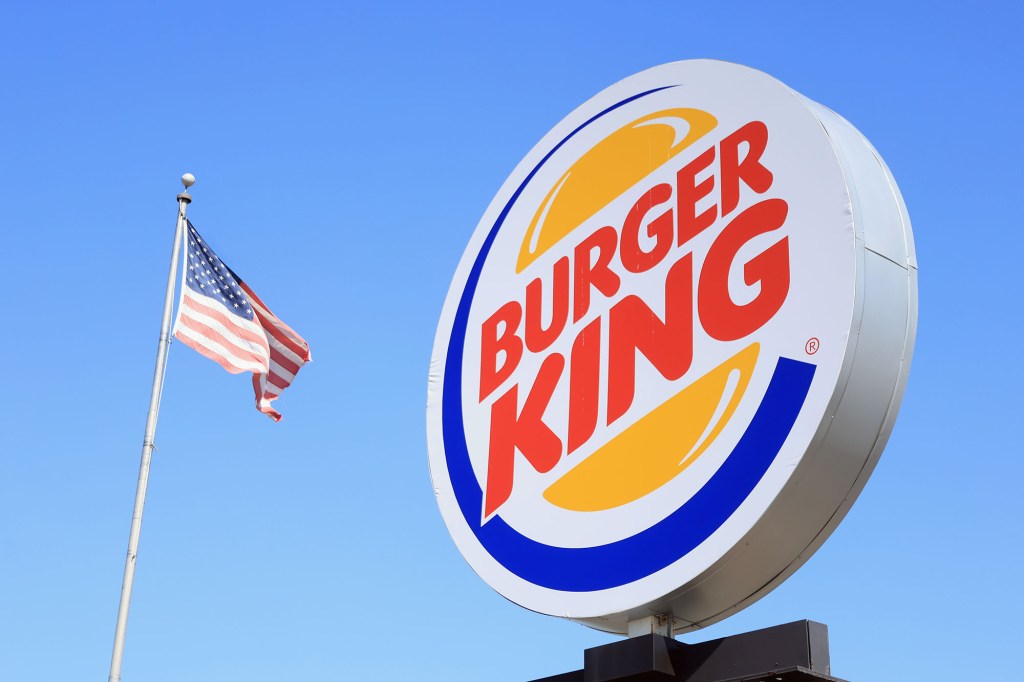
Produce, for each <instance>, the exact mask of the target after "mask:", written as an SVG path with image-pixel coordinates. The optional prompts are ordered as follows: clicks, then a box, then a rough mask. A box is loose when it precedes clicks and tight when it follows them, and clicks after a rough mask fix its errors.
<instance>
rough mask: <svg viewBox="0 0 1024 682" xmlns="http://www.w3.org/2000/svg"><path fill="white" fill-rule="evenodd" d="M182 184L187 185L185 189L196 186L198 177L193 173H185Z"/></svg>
mask: <svg viewBox="0 0 1024 682" xmlns="http://www.w3.org/2000/svg"><path fill="white" fill-rule="evenodd" d="M181 184H183V185H185V189H188V188H189V187H191V186H192V185H194V184H196V176H194V175H192V174H191V173H185V174H184V175H182V176H181Z"/></svg>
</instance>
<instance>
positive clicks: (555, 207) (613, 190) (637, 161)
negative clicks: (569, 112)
mask: <svg viewBox="0 0 1024 682" xmlns="http://www.w3.org/2000/svg"><path fill="white" fill-rule="evenodd" d="M716 125H718V120H717V119H716V118H715V117H714V116H712V115H711V114H709V113H707V112H706V111H701V110H700V109H688V108H677V109H663V110H661V111H656V112H654V113H653V114H648V115H647V116H643V117H641V118H638V119H637V120H635V121H633V122H632V123H630V124H628V125H625V126H623V127H622V128H619V129H618V130H616V131H615V132H613V133H612V134H611V135H609V136H608V137H606V138H605V139H603V140H601V142H599V143H598V144H597V145H595V146H594V147H593V148H592V149H590V150H589V151H588V152H587V153H585V154H584V155H583V156H581V157H580V158H579V159H578V160H577V161H576V162H575V163H574V164H573V165H572V166H570V167H569V170H567V171H566V172H565V173H564V174H562V177H560V178H559V179H558V181H557V182H556V183H555V185H554V187H552V188H551V190H550V191H549V192H548V194H547V196H545V197H544V200H543V201H542V202H541V205H540V207H539V208H538V209H537V212H536V213H535V214H534V216H533V220H531V221H530V226H529V228H528V229H527V230H526V237H525V239H524V240H523V245H522V248H520V250H519V258H518V260H517V262H516V272H517V273H520V272H522V271H523V270H524V269H525V268H526V267H527V266H528V265H529V264H530V263H532V262H533V261H534V260H536V259H537V258H538V257H540V255H541V254H543V253H544V252H545V251H547V250H548V249H550V248H551V247H552V246H554V245H555V244H557V243H558V242H559V241H560V240H561V239H562V238H563V237H565V236H566V235H567V234H569V233H570V232H572V231H573V230H574V229H576V228H577V227H579V226H580V224H581V223H583V222H584V221H585V220H587V218H590V217H591V216H592V215H594V214H595V213H597V212H598V211H600V210H601V209H602V208H604V207H605V206H607V205H608V204H609V203H611V201H612V200H614V199H615V198H616V197H618V196H620V195H622V193H623V192H625V191H627V190H628V189H629V188H630V187H633V186H634V185H636V184H637V183H638V182H640V181H641V180H643V179H644V178H645V177H647V176H648V175H649V174H650V173H652V172H653V171H655V170H657V169H658V168H660V167H661V166H662V165H663V164H664V163H665V162H666V161H668V160H669V159H671V158H672V157H673V156H675V155H676V154H678V153H679V152H681V151H683V150H684V149H686V148H687V147H689V146H690V145H691V144H693V143H694V142H696V141H697V140H699V139H700V138H702V137H703V136H704V135H706V134H707V133H708V132H709V131H711V130H712V129H713V128H714V127H715V126H716Z"/></svg>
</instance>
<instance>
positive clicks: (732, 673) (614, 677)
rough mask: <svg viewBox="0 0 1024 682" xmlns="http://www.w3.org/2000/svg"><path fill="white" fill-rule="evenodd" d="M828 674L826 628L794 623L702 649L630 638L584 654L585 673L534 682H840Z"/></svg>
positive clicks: (660, 639) (666, 639)
mask: <svg viewBox="0 0 1024 682" xmlns="http://www.w3.org/2000/svg"><path fill="white" fill-rule="evenodd" d="M830 673H831V666H830V663H829V655H828V628H827V627H826V626H824V625H822V624H821V623H815V622H814V621H810V620H798V621H796V622H795V623H787V624H786V625H776V626H775V627H773V628H765V629H764V630H755V631H754V632H747V633H744V634H742V635H733V636H731V637H723V638H721V639H714V640H711V641H710V642H701V643H700V644H684V643H683V642H678V641H676V640H674V639H671V638H669V637H663V636H661V635H644V636H642V637H633V638H631V639H626V640H623V641H621V642H614V643H612V644H606V645H604V646H599V647H594V648H593V649H587V650H586V651H584V652H583V670H576V671H574V672H571V673H564V674H562V675H554V676H552V677H544V678H541V679H538V680H534V681H533V682H673V681H675V682H815V681H818V682H820V681H822V680H824V681H826V682H843V680H840V679H839V678H838V677H832V676H831V674H830Z"/></svg>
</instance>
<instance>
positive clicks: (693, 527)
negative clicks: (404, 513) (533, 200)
mask: <svg viewBox="0 0 1024 682" xmlns="http://www.w3.org/2000/svg"><path fill="white" fill-rule="evenodd" d="M672 87H677V86H673V85H670V86H665V87H661V88H656V89H654V90H647V91H645V92H642V93H640V94H637V95H633V96H632V97H628V98H626V99H624V100H622V101H620V102H618V103H616V104H613V105H612V106H610V107H608V108H607V109H605V110H603V111H601V112H600V113H598V114H596V115H595V116H593V117H591V118H590V119H588V120H587V121H586V122H584V123H583V124H582V125H580V126H579V127H578V128H576V129H575V130H573V131H572V132H571V133H569V134H568V135H566V136H565V137H564V138H563V139H562V140H561V141H560V142H559V143H558V144H556V145H555V146H554V147H553V148H552V149H551V151H549V152H548V153H547V154H546V155H545V156H544V158H543V159H541V160H540V162H539V163H538V164H537V165H536V166H535V167H534V168H533V170H531V171H530V173H529V174H528V175H527V176H526V179H525V180H523V182H522V183H521V184H520V185H519V187H518V188H517V189H516V191H515V192H514V193H513V194H512V197H511V198H510V199H509V201H508V203H507V204H505V207H504V208H503V209H502V211H501V213H500V214H499V215H498V219H497V220H496V221H495V223H494V225H493V226H492V227H491V229H490V231H489V232H488V233H487V237H486V238H485V239H484V243H483V245H482V246H481V248H480V252H479V254H478V255H477V258H476V261H475V262H474V263H473V267H472V268H471V269H470V272H469V277H468V278H467V280H466V286H465V288H464V289H463V292H462V298H461V299H460V300H459V306H458V308H457V309H456V312H455V320H454V322H453V323H452V332H451V337H450V343H449V346H448V353H447V356H446V360H445V372H444V389H443V393H442V396H441V422H442V438H443V440H444V449H445V460H446V464H447V466H448V476H449V479H450V480H451V483H452V491H453V492H454V494H455V499H456V501H457V502H458V504H459V509H460V511H461V512H462V516H463V518H464V519H465V521H466V524H467V525H468V526H469V528H470V530H472V531H473V534H474V535H475V536H476V538H477V540H478V541H479V542H480V544H481V545H482V546H483V547H484V549H486V550H487V552H488V553H489V554H490V555H491V556H492V557H493V558H494V559H495V560H497V561H498V562H499V563H501V565H502V566H504V567H505V568H506V569H508V570H509V571H511V572H512V573H514V574H516V575H517V576H519V577H520V578H523V579H524V580H527V581H529V582H531V583H533V584H535V585H538V586H540V587H545V588H548V589H552V590H560V591H563V592H592V591H596V590H606V589H609V588H613V587H619V586H620V585H626V584H628V583H631V582H634V581H636V580H639V579H641V578H645V577H647V576H649V575H651V574H652V573H655V572H656V571H659V570H661V569H663V568H665V567H666V566H669V565H670V564H672V563H674V562H675V561H678V560H679V559H681V558H683V557H684V556H686V555H687V554H688V553H689V552H691V551H692V550H693V549H695V548H696V547H698V546H699V545H700V544H701V543H702V542H704V541H705V540H707V538H708V537H710V536H711V534H712V533H714V532H715V531H716V530H718V528H720V527H721V525H722V524H723V523H725V521H726V520H727V519H728V518H729V517H730V516H732V514H733V513H734V512H735V511H736V510H737V509H738V508H739V506H740V505H741V504H742V503H743V501H744V500H746V499H747V497H748V496H749V495H750V493H751V492H752V491H753V490H754V487H755V486H756V485H757V484H758V482H759V481H760V480H761V478H762V477H763V476H764V474H765V472H766V471H768V467H769V466H771V464H772V462H774V461H775V458H776V456H778V453H779V451H780V450H781V449H782V445H783V443H785V441H786V438H787V437H788V436H789V432H790V431H791V430H792V428H793V424H794V423H795V422H796V418H797V416H798V415H799V414H800V410H801V408H802V407H803V404H804V400H805V399H806V397H807V392H808V391H809V390H810V386H811V381H812V380H813V378H814V372H815V369H816V368H815V365H812V364H810V363H807V362H802V361H799V360H792V359H790V358H784V357H780V358H779V360H778V363H777V364H776V366H775V370H774V372H773V374H772V378H771V381H770V382H769V384H768V389H767V390H766V391H765V395H764V398H763V399H762V400H761V404H760V405H759V406H758V408H757V411H756V412H755V414H754V417H753V418H752V419H751V421H750V424H749V425H748V426H747V430H746V431H745V432H744V434H743V436H742V437H741V438H740V440H739V442H738V443H737V444H736V447H735V448H733V451H732V453H730V454H729V456H728V457H727V458H726V459H725V461H724V462H723V463H722V465H721V466H720V467H719V468H718V470H717V471H716V472H715V474H714V475H713V476H712V477H711V478H710V480H708V482H707V483H705V484H704V486H703V487H702V488H701V489H700V490H699V491H697V493H696V494H695V495H693V497H691V498H690V499H689V500H687V501H686V502H685V503H684V504H683V505H682V506H680V507H679V508H678V509H676V510H675V511H674V512H672V513H671V514H669V515H668V516H667V517H665V518H664V519H662V520H661V521H659V522H658V523H656V524H654V525H653V526H651V527H649V528H647V529H645V530H643V531H641V532H639V533H637V534H635V535H632V536H630V537H627V538H623V539H622V540H619V541H617V542H612V543H609V544H606V545H599V546H596V547H556V546H553V545H546V544H544V543H541V542H537V541H536V540H532V539H530V538H528V537H526V536H525V535H523V534H522V533H520V532H519V531H517V530H515V529H514V528H512V527H511V526H510V525H508V523H506V522H505V520H504V519H502V518H501V517H500V516H495V517H493V518H491V519H490V520H489V521H488V522H487V523H486V524H483V523H481V520H482V518H483V513H482V512H483V490H482V489H481V488H480V484H479V482H478V481H477V479H476V475H475V474H474V473H473V465H472V463H471V461H470V458H469V447H468V446H467V444H466V434H465V430H464V428H463V420H462V395H461V393H462V391H461V388H462V358H463V354H464V350H465V341H466V330H467V327H468V323H469V311H470V308H471V306H472V303H473V296H474V294H475V293H476V287H477V284H478V283H479V280H480V273H481V272H482V270H483V266H484V262H485V261H486V260H487V256H488V254H489V253H490V250H491V246H492V245H493V243H494V239H495V237H496V236H497V234H498V231H499V230H500V229H501V226H502V224H503V223H504V222H505V218H506V217H507V216H508V213H509V211H510V210H511V209H512V206H513V205H514V204H515V202H516V201H517V200H518V199H519V196H520V195H521V194H522V192H523V190H524V189H526V186H527V185H528V184H529V183H530V181H531V180H532V179H533V177H534V176H535V175H536V174H537V172H538V171H539V170H540V168H541V167H542V166H543V165H544V164H545V163H546V162H547V161H548V160H549V159H550V158H551V157H552V155H554V153H555V152H557V151H558V150H559V149H560V148H561V147H562V145H564V144H565V143H566V142H568V141H569V139H571V138H572V137H573V136H574V135H576V134H577V133H579V132H580V131H581V130H583V129H584V128H586V127H587V126H588V125H590V124H591V123H593V122H594V121H596V120H598V119H599V118H601V117H602V116H604V115H606V114H608V113H609V112H611V111H614V110H615V109H618V108H619V107H621V106H624V105H626V104H628V103H630V102H633V101H635V100H638V99H640V98H641V97H646V96H647V95H651V94H653V93H655V92H660V91H662V90H667V89H668V88H672Z"/></svg>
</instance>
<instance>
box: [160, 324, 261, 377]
mask: <svg viewBox="0 0 1024 682" xmlns="http://www.w3.org/2000/svg"><path fill="white" fill-rule="evenodd" d="M190 334H191V332H189V331H188V330H187V329H180V328H179V329H178V330H176V331H175V332H174V336H175V338H177V339H178V340H179V341H181V342H182V343H184V344H185V345H186V346H188V347H189V348H191V349H192V350H194V351H196V352H197V353H199V354H200V355H204V356H206V357H208V358H209V359H211V360H213V361H214V362H216V363H217V364H218V365H220V366H221V367H223V368H224V369H226V370H227V371H228V372H230V373H231V374H241V373H242V372H252V371H255V370H254V369H253V368H252V367H248V366H246V367H239V366H237V365H235V364H234V363H232V362H231V361H230V360H228V359H227V357H225V355H224V354H223V353H221V352H218V350H215V346H214V344H212V343H210V342H209V341H207V340H206V339H204V338H203V337H198V338H197V337H193V336H191V335H190ZM221 350H223V349H221Z"/></svg>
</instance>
